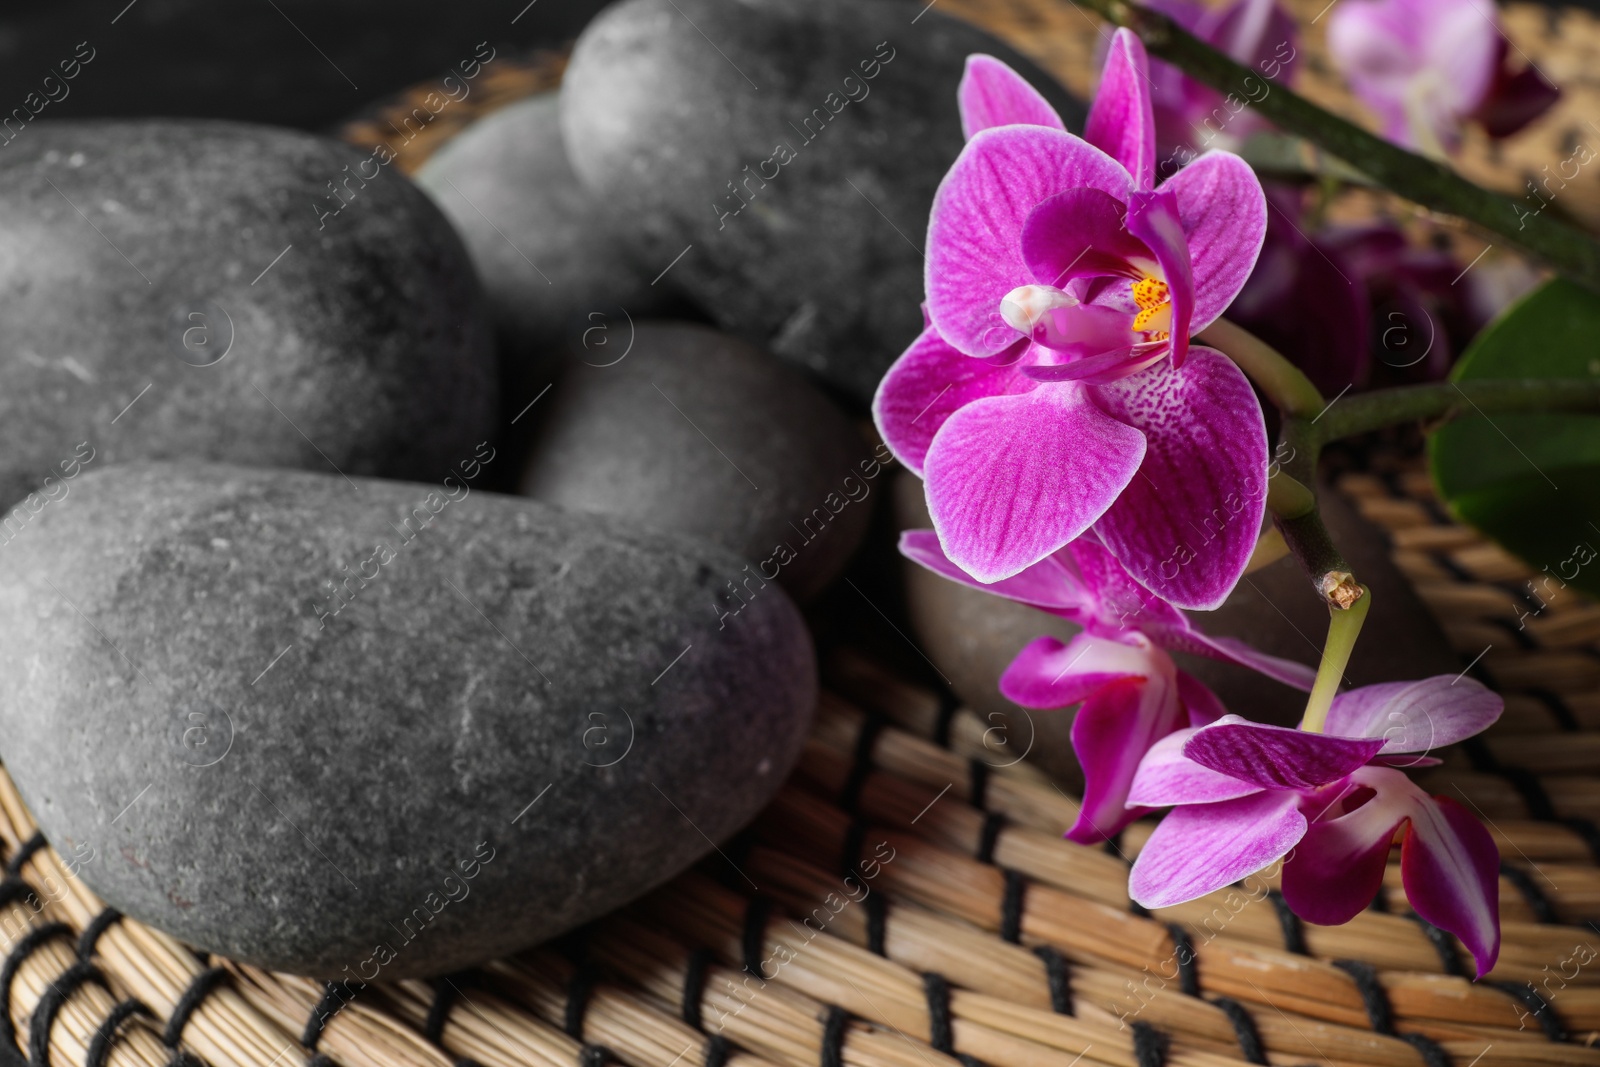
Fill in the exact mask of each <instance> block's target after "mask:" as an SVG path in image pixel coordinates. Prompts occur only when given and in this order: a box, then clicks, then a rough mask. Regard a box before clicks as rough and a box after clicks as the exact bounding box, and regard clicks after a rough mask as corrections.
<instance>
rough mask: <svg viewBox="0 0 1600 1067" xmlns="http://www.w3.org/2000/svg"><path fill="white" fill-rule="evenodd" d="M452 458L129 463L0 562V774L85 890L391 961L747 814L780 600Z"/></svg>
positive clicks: (211, 937) (216, 937)
mask: <svg viewBox="0 0 1600 1067" xmlns="http://www.w3.org/2000/svg"><path fill="white" fill-rule="evenodd" d="M484 451H485V456H486V458H491V459H492V458H493V456H492V453H491V452H489V450H487V449H486V450H484ZM483 475H484V471H483V464H482V463H480V462H478V461H477V460H470V461H468V462H465V463H463V464H462V465H461V467H460V469H459V470H458V473H457V475H456V476H455V477H453V478H452V479H451V480H450V481H449V483H448V485H442V484H441V485H433V486H429V485H421V484H410V483H402V482H384V481H376V480H367V479H361V480H355V481H352V482H346V481H344V480H342V479H340V478H338V477H336V476H326V475H319V474H306V473H295V472H282V471H262V470H254V469H248V468H239V467H225V466H213V465H199V464H197V465H164V464H132V465H126V466H123V467H119V468H113V469H108V470H105V471H102V472H97V473H90V474H87V475H85V476H84V477H83V479H82V481H81V483H80V485H79V486H78V488H77V489H76V490H75V491H74V492H73V493H72V495H71V496H70V497H69V498H68V499H66V500H64V501H62V502H61V503H60V504H59V505H56V506H53V507H52V508H50V509H48V510H46V511H45V512H44V513H43V514H42V515H41V516H40V517H39V519H38V520H37V522H36V524H35V525H34V526H32V527H30V528H29V529H27V530H26V531H24V532H23V534H22V535H21V536H19V537H18V538H17V539H16V540H15V541H14V542H13V543H11V544H10V545H7V546H6V547H5V548H4V549H0V672H3V674H4V677H5V678H6V685H5V686H4V688H3V690H0V737H3V754H4V757H5V761H6V766H7V768H8V769H9V770H10V772H11V774H12V775H13V777H14V778H15V779H16V782H17V785H18V787H19V788H20V789H21V791H22V795H23V797H24V798H25V799H26V800H27V802H28V804H29V806H30V807H31V808H32V810H33V812H34V814H35V815H36V816H37V817H38V820H39V823H40V825H41V826H42V827H43V828H44V831H45V833H46V834H47V836H48V837H49V838H50V840H51V841H52V842H53V843H54V844H55V845H56V846H57V847H58V848H60V849H61V851H62V853H63V854H64V855H65V854H71V855H74V856H77V857H82V856H84V855H85V854H86V853H87V854H89V855H91V856H92V857H93V858H92V859H88V860H85V861H84V862H83V863H82V866H81V870H80V874H81V877H83V878H84V879H85V881H86V882H87V883H88V884H89V885H90V886H92V887H93V888H94V889H95V890H96V891H97V892H99V893H100V894H101V895H102V896H104V897H105V899H106V900H107V901H109V902H110V903H112V904H113V905H115V906H117V907H119V908H121V909H123V910H124V911H126V912H127V913H128V914H130V915H133V916H135V917H137V918H139V919H141V920H144V921H146V922H148V923H151V924H152V925H155V926H158V927H160V928H162V929H164V930H167V931H170V932H171V933H173V934H175V935H177V936H178V937H181V938H183V939H185V940H187V941H189V942H191V943H193V944H196V945H199V946H201V947H204V948H206V949H209V950H212V951H216V952H221V953H225V954H227V955H229V956H231V957H234V958H237V959H242V960H246V961H250V962H253V963H257V964H260V965H263V966H268V967H275V968H280V969H284V970H289V971H295V972H300V973H308V974H316V975H324V976H329V977H346V978H350V977H354V978H369V979H370V978H372V977H373V976H374V974H381V976H382V977H384V978H396V977H401V976H404V975H416V974H426V973H432V972H443V971H449V970H451V969H454V968H457V967H461V966H464V965H466V964H469V963H472V962H474V961H481V960H483V959H486V958H489V957H491V956H495V955H500V954H504V953H508V952H512V951H515V950H517V949H518V948H521V947H523V946H526V945H528V944H531V943H533V942H537V941H539V940H541V939H544V938H547V937H550V936H552V935H555V934H557V933H560V932H561V931H563V930H565V929H568V928H570V927H572V926H573V925H575V924H577V923H580V922H582V921H584V920H586V919H589V918H592V917H594V916H596V915H598V914H600V913H602V912H605V911H606V910H608V909H610V908H614V907H616V906H618V905H620V904H622V903H623V902H625V901H627V900H628V899H630V898H632V897H633V896H635V895H637V894H639V893H641V892H644V891H645V890H648V889H650V888H651V887H653V886H655V885H657V884H659V883H661V882H662V881H664V880H666V879H667V878H669V877H671V876H672V875H673V874H675V873H676V872H678V871H680V870H682V869H683V868H684V867H685V866H686V865H688V864H689V863H691V862H692V861H694V860H695V859H696V858H698V857H699V856H701V855H702V854H704V853H706V852H708V851H710V849H711V847H712V846H711V842H712V841H714V840H722V839H725V838H726V837H727V836H728V835H730V834H731V833H733V832H734V831H735V830H736V829H737V828H738V827H739V826H741V825H742V824H743V823H744V822H745V821H747V820H748V819H749V818H750V817H751V816H752V815H753V814H754V813H755V812H756V811H757V809H758V808H760V807H761V805H762V804H764V803H765V802H766V801H767V799H768V798H769V797H770V796H771V795H772V794H773V792H774V791H775V790H776V789H777V787H778V785H779V783H780V782H781V781H782V780H783V778H784V776H785V774H786V773H787V772H788V770H789V768H790V766H791V764H792V763H793V761H794V760H795V758H796V757H797V755H798V753H799V750H800V747H801V744H802V742H803V739H804V737H805V734H806V730H807V725H808V719H809V716H810V712H811V710H812V707H813V704H814V701H815V698H816V681H815V663H814V659H813V654H812V649H811V644H810V639H809V637H808V635H807V633H806V629H805V626H804V624H803V622H802V620H801V618H800V616H799V613H798V612H797V611H796V610H795V608H794V606H793V605H792V604H791V603H790V601H789V599H788V598H787V596H786V595H785V594H784V593H783V591H782V590H781V589H779V588H777V587H776V586H773V587H769V588H767V589H764V590H762V591H761V592H760V593H759V595H757V596H755V597H753V598H752V599H751V601H750V602H749V603H748V604H746V605H745V606H744V608H743V609H742V610H741V611H740V612H739V613H738V615H737V616H735V617H733V618H732V619H728V620H725V622H719V619H721V617H722V603H721V600H720V597H719V589H720V588H721V587H722V586H723V583H724V581H725V580H726V579H727V578H729V577H732V576H734V575H736V574H737V573H738V572H739V571H740V569H741V567H742V566H743V562H742V561H740V560H738V559H737V558H736V557H734V556H733V555H731V554H730V553H727V552H725V551H723V550H721V549H719V548H716V547H715V546H712V545H707V544H704V543H702V542H695V541H692V540H689V539H683V538H672V537H667V536H663V535H659V534H653V533H645V532H640V531H638V530H635V529H633V528H631V527H628V526H625V525H623V524H621V523H618V522H615V521H611V520H606V519H602V518H597V517H594V516H587V515H584V516H579V515H574V514H570V513H567V512H564V511H562V510H560V509H558V508H554V507H551V506H549V505H545V504H540V503H536V502H533V501H527V500H519V499H517V498H515V497H506V496H497V495H493V494H489V493H487V492H482V491H478V490H475V489H473V488H472V486H473V485H475V484H479V482H475V481H474V480H473V479H474V478H477V479H479V481H481V479H482V477H483ZM451 497H454V498H455V499H454V500H452V499H450V498H451ZM333 583H338V585H337V588H335V586H334V584H333Z"/></svg>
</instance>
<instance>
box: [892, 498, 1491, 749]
mask: <svg viewBox="0 0 1600 1067" xmlns="http://www.w3.org/2000/svg"><path fill="white" fill-rule="evenodd" d="M1318 500H1319V502H1320V507H1321V511H1322V516H1323V520H1324V522H1326V523H1327V525H1328V528H1329V530H1330V531H1331V532H1332V534H1333V537H1334V540H1335V542H1336V543H1337V544H1338V545H1339V547H1340V549H1341V550H1342V551H1343V552H1344V554H1345V556H1346V558H1347V559H1348V560H1349V561H1350V564H1351V566H1352V567H1353V568H1354V571H1355V574H1356V575H1357V576H1358V577H1359V578H1360V579H1361V580H1362V581H1363V582H1365V583H1366V584H1367V585H1368V586H1369V587H1371V589H1372V590H1373V608H1372V613H1371V615H1369V616H1368V619H1367V623H1366V625H1365V627H1364V628H1363V631H1362V635H1361V639H1360V641H1359V642H1358V643H1357V644H1356V651H1355V655H1354V656H1353V657H1352V659H1351V661H1350V667H1349V670H1348V671H1347V672H1346V678H1347V679H1348V681H1349V683H1350V684H1351V685H1372V684H1375V683H1377V682H1392V681H1399V680H1403V679H1407V678H1424V677H1427V676H1429V675H1434V674H1454V673H1455V672H1456V671H1458V670H1460V669H1461V667H1460V663H1459V660H1458V658H1457V657H1456V656H1455V654H1454V653H1453V652H1452V651H1451V649H1450V646H1449V643H1448V642H1447V641H1446V639H1445V637H1444V634H1443V632H1442V631H1441V630H1440V628H1439V624H1438V623H1437V622H1436V621H1435V620H1434V618H1433V616H1432V615H1431V614H1429V612H1428V610H1427V608H1426V606H1425V605H1423V604H1422V602H1421V601H1420V600H1419V599H1418V598H1417V595H1416V593H1414V592H1413V591H1412V589H1411V586H1410V584H1409V583H1408V582H1407V581H1406V579H1405V576H1404V575H1402V574H1401V573H1400V571H1399V570H1398V569H1397V568H1396V567H1395V566H1394V564H1393V563H1392V562H1391V561H1390V559H1389V554H1388V546H1387V542H1386V541H1385V539H1384V537H1383V534H1382V532H1381V531H1379V530H1378V529H1376V528H1375V527H1374V526H1372V524H1370V523H1368V522H1367V521H1366V520H1364V519H1362V518H1361V517H1360V516H1359V515H1358V514H1356V512H1355V510H1354V509H1353V508H1351V507H1350V505H1349V504H1348V503H1346V502H1345V501H1344V500H1343V498H1341V497H1340V496H1339V495H1338V493H1337V492H1335V491H1334V490H1333V489H1332V488H1330V487H1327V486H1324V487H1323V489H1322V490H1321V491H1320V493H1319V494H1318ZM894 503H895V518H896V521H897V523H898V525H899V527H900V528H901V529H927V528H929V527H930V526H931V525H932V523H931V522H930V520H929V519H928V510H927V503H926V500H925V498H924V496H923V492H922V483H921V482H920V481H919V480H918V479H917V478H916V477H914V476H913V475H911V474H908V473H902V474H901V475H900V476H899V477H898V478H897V480H896V482H895V492H894ZM902 573H903V576H904V580H905V592H906V607H907V611H908V613H909V614H910V618H911V625H912V631H913V633H914V634H915V636H916V639H917V641H918V642H919V644H920V646H921V648H922V650H923V651H924V652H926V654H927V656H928V658H929V659H930V660H931V661H932V662H933V663H934V664H935V666H936V667H937V668H938V670H939V671H940V673H942V674H943V675H944V676H945V677H946V678H947V679H948V680H949V683H950V687H951V688H952V689H953V690H955V693H956V695H957V696H959V697H960V698H961V699H962V701H964V702H965V703H966V704H967V705H968V706H969V707H971V708H972V709H973V710H974V711H976V712H977V713H978V714H979V715H981V716H985V717H989V718H990V721H992V722H995V723H996V724H1005V727H1006V730H1007V735H1008V736H1009V737H1019V738H1023V739H1027V738H1029V737H1034V738H1036V740H1035V742H1034V745H1033V749H1032V751H1031V753H1030V757H1031V758H1032V759H1034V760H1035V761H1036V762H1038V763H1040V765H1041V766H1043V767H1044V768H1045V769H1046V770H1048V771H1050V772H1051V773H1052V774H1055V775H1057V776H1059V777H1062V778H1066V779H1068V780H1072V779H1075V778H1078V777H1080V776H1081V772H1080V771H1079V769H1078V767H1077V763H1076V760H1075V758H1074V756H1073V754H1072V736H1071V726H1072V717H1073V710H1072V709H1069V710H1063V711H1028V710H1026V709H1023V708H1020V707H1018V706H1017V705H1015V704H1013V703H1011V702H1010V701H1009V700H1007V699H1006V698H1005V697H1003V696H1001V695H1000V691H999V689H998V684H999V680H1000V675H1001V673H1002V672H1004V670H1005V669H1006V666H1007V665H1008V664H1009V663H1010V662H1011V661H1012V659H1014V658H1015V657H1016V655H1017V653H1018V652H1020V651H1021V650H1022V647H1023V646H1024V645H1026V644H1027V643H1028V642H1030V641H1032V640H1033V639H1034V638H1036V637H1042V636H1045V635H1049V636H1052V637H1056V638H1058V639H1060V640H1062V641H1068V640H1071V638H1072V636H1073V635H1074V634H1076V633H1078V627H1077V626H1075V625H1073V624H1072V623H1070V622H1067V621H1066V620H1065V619H1061V618H1058V617H1056V616H1054V615H1049V614H1047V613H1045V612H1042V611H1037V610H1035V609H1033V608H1029V607H1025V606H1023V605H1021V604H1017V603H1015V602H1013V601H1010V600H1005V599H1003V598H1001V597H997V596H991V595H989V594H987V593H983V592H980V591H978V590H976V589H971V588H968V587H966V586H963V585H958V584H957V583H955V582H951V581H947V580H945V579H943V578H940V577H939V576H938V575H936V574H933V573H931V572H930V571H928V570H925V569H924V568H922V567H919V566H917V565H916V564H914V563H911V562H910V561H909V560H907V561H904V562H903V570H902ZM1191 617H1192V618H1193V619H1194V621H1195V624H1196V625H1197V626H1199V627H1200V628H1202V629H1204V630H1205V631H1206V632H1207V633H1209V634H1215V635H1217V636H1222V637H1236V638H1239V639H1241V640H1244V641H1247V642H1249V643H1250V644H1251V645H1253V646H1255V647H1256V648H1258V649H1260V650H1261V651H1263V652H1269V653H1271V654H1272V655H1275V656H1282V657H1284V658H1285V659H1292V660H1297V661H1299V662H1301V663H1304V664H1307V665H1308V666H1312V667H1315V666H1316V664H1317V661H1318V659H1319V657H1320V656H1321V653H1322V642H1323V641H1324V640H1325V639H1326V638H1327V635H1328V612H1327V609H1326V608H1324V607H1323V606H1322V603H1321V601H1320V600H1319V599H1318V597H1317V596H1316V594H1315V593H1313V592H1312V589H1311V583H1310V581H1309V580H1308V579H1307V578H1306V576H1305V573H1304V572H1303V571H1302V570H1301V569H1300V565H1299V564H1298V563H1296V562H1295V561H1294V560H1293V559H1291V558H1288V557H1285V558H1284V559H1281V560H1278V561H1277V562H1276V563H1273V564H1271V565H1269V566H1267V567H1264V568H1262V569H1261V570H1259V571H1257V572H1255V573H1254V574H1249V575H1246V576H1245V577H1244V579H1243V580H1241V581H1240V582H1239V584H1238V586H1237V587H1236V588H1235V589H1234V591H1233V592H1232V593H1231V594H1230V595H1229V596H1228V599H1227V600H1226V601H1224V602H1223V605H1222V606H1221V607H1220V608H1218V609H1217V610H1216V611H1200V612H1192V613H1191ZM1174 658H1175V659H1176V660H1177V661H1178V664H1179V666H1181V667H1182V668H1183V669H1184V670H1186V671H1188V672H1189V673H1191V674H1193V675H1195V676H1196V677H1197V678H1199V679H1200V680H1201V681H1203V682H1205V683H1206V685H1208V686H1210V687H1211V689H1212V690H1213V691H1214V692H1215V693H1216V694H1217V696H1219V697H1220V698H1221V699H1222V702H1223V704H1225V705H1226V706H1227V707H1228V708H1229V709H1230V710H1231V711H1234V712H1237V713H1238V714H1240V715H1244V716H1245V717H1247V718H1250V719H1256V720H1259V721H1263V722H1276V723H1278V724H1280V725H1284V726H1292V725H1294V724H1295V723H1296V722H1298V721H1299V718H1300V714H1301V712H1302V711H1303V710H1304V708H1305V700H1304V698H1303V697H1302V696H1300V695H1299V694H1297V693H1296V692H1295V691H1294V690H1292V689H1289V688H1287V687H1286V686H1284V685H1282V684H1281V683H1279V682H1275V681H1273V680H1272V679H1270V678H1268V677H1266V676H1265V675H1262V674H1258V673H1256V672H1255V671H1252V670H1249V669H1247V668H1244V667H1240V666H1237V665H1235V664H1232V663H1222V662H1219V661H1217V660H1213V659H1206V658H1204V657H1200V656H1189V655H1183V654H1178V655H1176V656H1175V657H1174Z"/></svg>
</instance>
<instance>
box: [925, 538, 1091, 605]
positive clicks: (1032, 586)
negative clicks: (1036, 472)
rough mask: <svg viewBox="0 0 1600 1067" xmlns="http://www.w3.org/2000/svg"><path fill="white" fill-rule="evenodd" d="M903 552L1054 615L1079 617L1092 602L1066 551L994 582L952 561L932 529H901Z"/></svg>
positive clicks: (964, 580)
mask: <svg viewBox="0 0 1600 1067" xmlns="http://www.w3.org/2000/svg"><path fill="white" fill-rule="evenodd" d="M1069 547H1070V546H1069ZM900 554H901V555H903V556H905V557H906V558H907V559H909V560H911V561H912V562H914V563H920V564H921V565H922V566H924V567H926V568H928V569H929V570H930V571H932V572H933V573H935V574H937V575H940V576H941V577H944V578H948V579H950V580H951V581H953V582H960V583H961V584H962V585H967V586H971V587H972V588H974V589H981V590H983V591H984V592H985V593H993V594H994V595H995V596H1002V597H1005V598H1006V599H1007V600H1015V601H1016V602H1017V603H1019V604H1026V605H1028V606H1029V607H1030V608H1038V609H1039V610H1040V611H1048V612H1050V613H1051V614H1052V615H1062V616H1066V617H1069V618H1073V617H1076V616H1077V615H1078V614H1079V613H1080V611H1081V610H1082V609H1083V607H1084V605H1085V604H1087V603H1089V602H1090V597H1089V592H1088V590H1087V588H1086V587H1085V586H1084V582H1083V579H1082V578H1080V577H1079V576H1078V574H1077V572H1076V564H1075V563H1074V562H1073V559H1072V557H1071V556H1068V555H1066V554H1065V553H1064V552H1056V553H1053V554H1052V555H1049V556H1046V557H1045V558H1044V559H1042V560H1040V561H1039V562H1038V563H1035V564H1034V565H1033V566H1031V567H1029V568H1028V569H1027V570H1024V571H1021V572H1019V573H1017V574H1014V575H1012V576H1011V577H1010V578H1003V579H1001V580H1000V581H998V582H992V583H984V582H980V581H978V580H977V579H976V578H974V577H972V575H970V574H968V573H967V572H966V571H964V570H962V569H961V568H960V567H957V566H956V565H955V564H954V563H951V562H950V558H949V557H948V556H946V555H945V554H944V549H943V548H941V547H939V535H938V534H936V533H934V532H933V531H932V530H907V531H905V532H904V533H902V534H901V535H900Z"/></svg>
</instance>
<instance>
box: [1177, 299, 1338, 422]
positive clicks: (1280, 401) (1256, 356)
mask: <svg viewBox="0 0 1600 1067" xmlns="http://www.w3.org/2000/svg"><path fill="white" fill-rule="evenodd" d="M1196 339H1197V340H1199V341H1201V342H1204V343H1205V344H1208V345H1210V346H1212V347H1213V348H1215V349H1217V350H1218V351H1220V352H1221V353H1222V354H1223V355H1225V356H1227V357H1228V358H1229V359H1231V360H1233V362H1234V363H1236V364H1237V365H1238V367H1239V369H1240V370H1242V371H1244V372H1245V374H1246V375H1247V376H1248V377H1249V378H1250V380H1251V381H1252V382H1254V383H1255V384H1256V387H1257V388H1258V389H1260V390H1261V391H1262V392H1263V393H1265V394H1266V397H1267V399H1268V400H1270V401H1272V403H1273V406H1275V407H1277V408H1278V410H1280V411H1282V412H1284V413H1285V414H1287V415H1306V416H1312V415H1316V414H1317V413H1319V412H1320V411H1322V410H1323V408H1325V407H1326V406H1327V402H1326V401H1325V400H1323V399H1322V394H1321V393H1320V392H1318V391H1317V387H1316V386H1315V385H1312V384H1311V379H1310V378H1307V377H1306V376H1305V372H1304V371H1302V370H1301V369H1300V368H1299V367H1296V366H1295V365H1294V364H1293V363H1291V362H1289V360H1288V358H1287V357H1285V356H1284V355H1283V353H1281V352H1279V351H1278V350H1277V349H1275V348H1273V347H1272V346H1271V345H1269V344H1267V343H1266V342H1265V341H1263V340H1261V338H1259V337H1257V336H1255V335H1254V334H1252V333H1250V332H1249V331H1248V330H1245V329H1244V328H1243V327H1240V326H1236V325H1234V324H1233V323H1231V322H1229V321H1228V320H1227V319H1218V320H1217V321H1215V322H1213V323H1212V324H1211V325H1210V326H1207V327H1206V328H1205V329H1204V330H1202V331H1200V333H1199V334H1198V335H1197V336H1196Z"/></svg>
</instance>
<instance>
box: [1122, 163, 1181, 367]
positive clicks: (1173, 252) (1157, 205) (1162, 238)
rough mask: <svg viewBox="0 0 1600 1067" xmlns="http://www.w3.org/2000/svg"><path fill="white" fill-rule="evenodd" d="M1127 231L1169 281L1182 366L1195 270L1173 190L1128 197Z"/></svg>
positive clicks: (1175, 357) (1175, 351) (1177, 361)
mask: <svg viewBox="0 0 1600 1067" xmlns="http://www.w3.org/2000/svg"><path fill="white" fill-rule="evenodd" d="M1128 232H1129V233H1131V234H1133V235H1134V236H1135V237H1137V238H1139V239H1140V240H1141V241H1143V242H1144V243H1145V245H1146V246H1147V247H1148V248H1149V249H1150V250H1151V251H1152V252H1154V253H1155V257H1156V263H1157V264H1159V265H1160V267H1161V275H1162V277H1164V278H1165V279H1166V281H1167V299H1168V300H1169V301H1170V302H1171V308H1172V324H1171V326H1170V327H1169V332H1170V333H1171V335H1172V365H1173V366H1175V367H1181V366H1183V361H1184V359H1185V358H1186V357H1187V356H1188V354H1189V322H1190V320H1191V319H1193V318H1194V273H1193V271H1192V270H1191V267H1190V263H1189V241H1188V238H1187V237H1185V235H1184V232H1183V220H1182V219H1181V217H1180V216H1179V214H1178V201H1177V199H1176V198H1175V197H1174V196H1173V195H1172V193H1171V192H1169V191H1167V190H1165V189H1162V190H1160V191H1158V192H1154V193H1148V192H1136V193H1134V194H1133V195H1132V196H1131V197H1129V199H1128Z"/></svg>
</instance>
